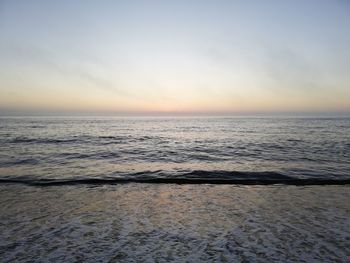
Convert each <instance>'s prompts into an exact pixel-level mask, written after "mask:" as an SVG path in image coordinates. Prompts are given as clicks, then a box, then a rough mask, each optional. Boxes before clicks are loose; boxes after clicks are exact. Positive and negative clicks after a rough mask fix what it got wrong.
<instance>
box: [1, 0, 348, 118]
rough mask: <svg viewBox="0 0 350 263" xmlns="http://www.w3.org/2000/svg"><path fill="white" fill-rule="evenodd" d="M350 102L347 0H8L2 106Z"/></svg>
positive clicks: (110, 108)
mask: <svg viewBox="0 0 350 263" xmlns="http://www.w3.org/2000/svg"><path fill="white" fill-rule="evenodd" d="M33 109H35V110H42V111H46V110H66V111H90V112H93V111H96V112H146V113H147V112H194V113H195V112H208V113H212V112H217V113H220V112H233V113H246V112H338V111H339V112H350V1H347V0H325V1H323V0H315V1H312V0H307V1H302V0H295V1H284V0H276V1H260V0H259V1H249V0H245V1H220V0H219V1H218V0H216V1H203V0H202V1H200V0H198V1H190V0H186V1H179V0H176V1H166V0H163V1H152V0H148V1H132V0H125V1H87V0H82V1H77V0H75V1H71V0H60V1H47V0H42V1H36V0H32V1H31V0H22V1H21V0H18V1H17V0H8V1H6V0H0V111H3V112H6V111H9V110H23V111H25V110H33Z"/></svg>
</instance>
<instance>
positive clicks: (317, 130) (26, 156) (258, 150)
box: [0, 117, 350, 182]
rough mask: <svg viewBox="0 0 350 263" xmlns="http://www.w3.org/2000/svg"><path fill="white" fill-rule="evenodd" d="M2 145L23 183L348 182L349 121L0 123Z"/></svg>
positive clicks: (3, 164) (5, 165)
mask: <svg viewBox="0 0 350 263" xmlns="http://www.w3.org/2000/svg"><path fill="white" fill-rule="evenodd" d="M0 146H1V152H0V179H16V180H22V181H26V182H38V181H40V180H42V179H45V180H70V182H71V181H72V180H73V181H75V180H77V179H84V180H86V179H92V178H95V179H100V180H106V179H107V180H111V179H124V180H125V179H137V180H140V179H150V178H152V179H155V178H156V179H157V178H163V179H164V178H165V179H167V178H172V179H174V178H180V179H183V178H187V179H189V180H192V179H203V178H204V179H207V180H211V179H235V178H236V179H244V178H247V179H254V180H255V181H259V180H260V181H264V180H268V179H269V178H270V177H273V178H275V179H276V178H277V179H281V180H282V181H283V180H284V179H286V178H287V179H291V178H292V179H303V178H304V179H305V178H308V179H310V178H311V179H315V178H316V179H327V180H334V179H337V180H343V179H350V118H328V119H327V118H205V117H202V118H190V117H186V118H185V117H183V118H163V117H157V118H148V117H147V118H146V117H144V118H131V117H128V118H121V117H120V118H116V117H114V118H113V117H47V118H44V117H33V118H29V117H26V118H19V117H18V118H4V117H3V118H0ZM270 179H271V178H270Z"/></svg>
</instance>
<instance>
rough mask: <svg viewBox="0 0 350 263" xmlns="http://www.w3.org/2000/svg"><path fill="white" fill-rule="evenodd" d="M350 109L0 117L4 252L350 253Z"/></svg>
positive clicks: (17, 255)
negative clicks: (295, 113)
mask: <svg viewBox="0 0 350 263" xmlns="http://www.w3.org/2000/svg"><path fill="white" fill-rule="evenodd" d="M349 184H350V118H345V117H344V118H325V117H324V118H321V117H317V118H312V117H305V118H302V117H204V116H200V117H187V116H186V117H163V116H162V117H161V116H157V117H109V116H108V117H97V116H93V117H86V116H73V117H67V116H62V117H58V116H50V117H28V116H27V117H1V118H0V261H1V262H13V261H19V262H47V261H50V262H349V261H350V230H349V229H350V191H349V190H350V188H349Z"/></svg>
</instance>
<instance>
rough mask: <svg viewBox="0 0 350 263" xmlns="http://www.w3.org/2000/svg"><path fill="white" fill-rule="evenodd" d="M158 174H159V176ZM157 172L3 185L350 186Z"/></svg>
mask: <svg viewBox="0 0 350 263" xmlns="http://www.w3.org/2000/svg"><path fill="white" fill-rule="evenodd" d="M155 173H156V175H155ZM155 173H151V172H139V173H134V174H130V175H128V176H123V177H108V178H75V179H31V178H1V179H0V183H2V184H5V183H15V184H25V185H31V186H60V185H105V184H125V183H150V184H238V185H272V184H284V185H344V184H350V178H340V179H339V178H338V179H329V178H296V177H291V176H287V175H284V174H280V173H277V172H240V171H203V170H194V171H191V172H187V173H183V174H181V175H176V176H159V174H162V172H161V171H157V172H155Z"/></svg>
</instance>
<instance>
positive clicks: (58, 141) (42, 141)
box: [10, 137, 81, 144]
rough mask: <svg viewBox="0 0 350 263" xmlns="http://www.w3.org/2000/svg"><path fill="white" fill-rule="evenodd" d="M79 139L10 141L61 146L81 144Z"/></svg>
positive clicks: (15, 139) (23, 139) (25, 139)
mask: <svg viewBox="0 0 350 263" xmlns="http://www.w3.org/2000/svg"><path fill="white" fill-rule="evenodd" d="M80 141H81V140H79V139H48V138H35V139H34V138H26V137H18V138H14V139H12V140H11V141H10V143H36V144H39V143H40V144H60V143H74V142H80Z"/></svg>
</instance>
